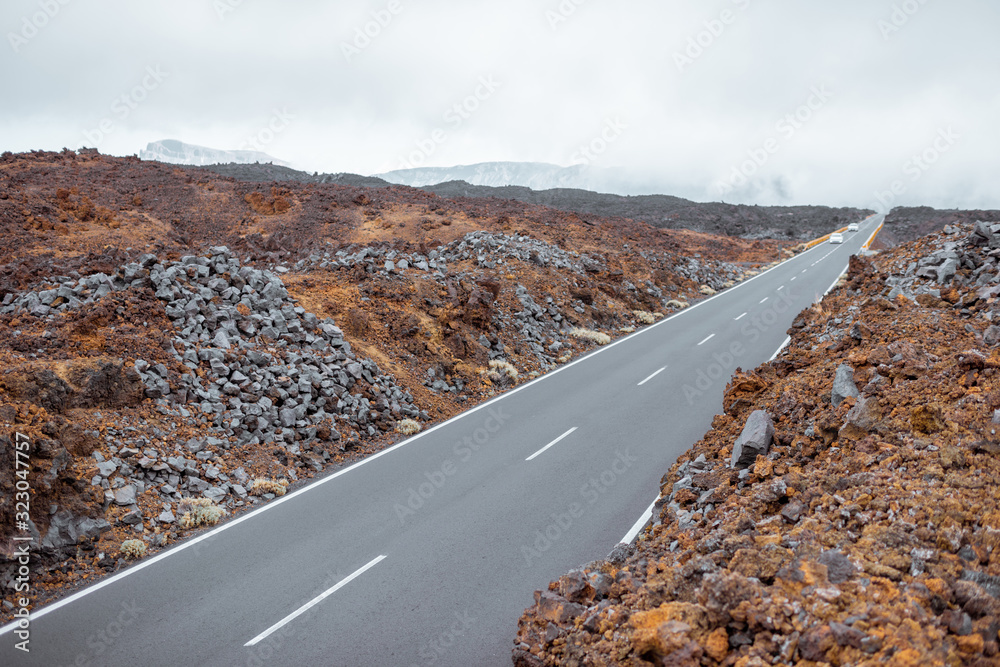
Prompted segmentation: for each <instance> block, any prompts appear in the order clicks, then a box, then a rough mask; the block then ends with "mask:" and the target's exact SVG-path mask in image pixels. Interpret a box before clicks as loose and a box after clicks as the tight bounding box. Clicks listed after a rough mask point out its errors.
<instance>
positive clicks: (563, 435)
mask: <svg viewBox="0 0 1000 667" xmlns="http://www.w3.org/2000/svg"><path fill="white" fill-rule="evenodd" d="M576 428H577V427H576V426H574V427H573V428H571V429H570V430H568V431H566V432H565V433H563V434H562V435H560V436H559V437H558V438H556V439H555V440H553V441H552V442H550V443H549V444H547V445H545V446H544V447H542V448H541V449H539V450H538V451H537V452H535V453H534V454H532V455H531V456H529V457H528V458H526V459H524V460H525V461H530V460H532V459H533V458H535V457H536V456H538V455H539V454H541V453H542V452H544V451H545V450H546V449H548V448H549V447H551V446H553V445H554V444H556V443H557V442H559V441H560V440H562V439H563V438H565V437H566V436H568V435H569V434H570V433H572V432H573V431H575V430H576Z"/></svg>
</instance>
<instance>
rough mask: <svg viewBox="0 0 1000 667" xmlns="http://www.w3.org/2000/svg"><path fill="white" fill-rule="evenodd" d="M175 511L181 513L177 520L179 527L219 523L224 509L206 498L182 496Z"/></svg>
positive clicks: (224, 511)
mask: <svg viewBox="0 0 1000 667" xmlns="http://www.w3.org/2000/svg"><path fill="white" fill-rule="evenodd" d="M177 513H178V514H180V515H181V519H180V521H179V522H178V523H179V524H180V526H181V528H197V527H198V526H214V525H215V524H217V523H219V519H221V518H222V517H223V516H225V514H226V510H224V509H223V508H221V507H219V506H218V505H216V504H215V503H213V502H212V501H211V500H209V499H208V498H183V499H182V500H181V502H180V504H178V506H177Z"/></svg>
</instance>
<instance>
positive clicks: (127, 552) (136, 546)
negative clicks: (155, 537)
mask: <svg viewBox="0 0 1000 667" xmlns="http://www.w3.org/2000/svg"><path fill="white" fill-rule="evenodd" d="M118 550H119V551H120V552H121V554H122V556H125V558H127V559H129V560H135V559H137V558H142V557H143V556H145V555H146V543H145V542H143V541H142V540H125V541H124V542H122V545H121V547H119V548H118Z"/></svg>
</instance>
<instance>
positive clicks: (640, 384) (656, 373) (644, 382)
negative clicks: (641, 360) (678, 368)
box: [636, 366, 667, 387]
mask: <svg viewBox="0 0 1000 667" xmlns="http://www.w3.org/2000/svg"><path fill="white" fill-rule="evenodd" d="M665 370H667V367H666V366H664V367H663V368H661V369H660V370H658V371H656V372H655V373H653V374H652V375H650V376H649V377H648V378H646V379H645V380H643V381H642V382H640V383H639V384H637V385H636V386H637V387H641V386H642V385H644V384H646V383H647V382H649V381H650V380H652V379H653V378H655V377H656V376H657V375H659V374H660V373H662V372H663V371H665Z"/></svg>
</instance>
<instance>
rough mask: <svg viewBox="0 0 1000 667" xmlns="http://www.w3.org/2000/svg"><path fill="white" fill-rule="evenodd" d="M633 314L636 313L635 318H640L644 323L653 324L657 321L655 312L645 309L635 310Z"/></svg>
mask: <svg viewBox="0 0 1000 667" xmlns="http://www.w3.org/2000/svg"><path fill="white" fill-rule="evenodd" d="M632 314H633V315H635V319H637V320H639V322H640V323H642V324H653V323H654V322H656V317H655V316H654V315H653V313H650V312H647V311H645V310H633V311H632Z"/></svg>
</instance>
